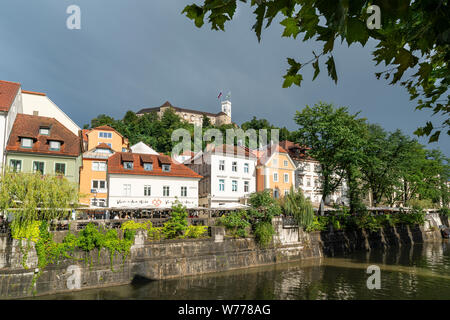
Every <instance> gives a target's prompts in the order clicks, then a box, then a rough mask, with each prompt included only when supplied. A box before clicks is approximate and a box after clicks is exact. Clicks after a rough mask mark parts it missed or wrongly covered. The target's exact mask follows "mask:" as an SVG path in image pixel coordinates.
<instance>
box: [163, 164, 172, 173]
mask: <svg viewBox="0 0 450 320" xmlns="http://www.w3.org/2000/svg"><path fill="white" fill-rule="evenodd" d="M162 171H164V172H170V164H163V165H162Z"/></svg>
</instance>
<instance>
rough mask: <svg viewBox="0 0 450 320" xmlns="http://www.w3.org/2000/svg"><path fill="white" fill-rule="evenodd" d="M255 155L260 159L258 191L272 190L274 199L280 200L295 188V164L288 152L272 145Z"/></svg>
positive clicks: (259, 150)
mask: <svg viewBox="0 0 450 320" xmlns="http://www.w3.org/2000/svg"><path fill="white" fill-rule="evenodd" d="M253 153H254V154H255V155H256V156H257V157H258V162H257V165H256V191H263V190H265V189H270V190H272V192H273V196H274V198H279V197H282V196H284V195H286V194H287V193H289V191H290V189H291V187H294V188H295V164H294V162H293V161H292V159H291V157H290V156H289V154H288V152H287V151H286V150H284V149H283V148H282V147H281V146H279V145H271V146H267V147H265V148H264V149H258V150H254V151H253Z"/></svg>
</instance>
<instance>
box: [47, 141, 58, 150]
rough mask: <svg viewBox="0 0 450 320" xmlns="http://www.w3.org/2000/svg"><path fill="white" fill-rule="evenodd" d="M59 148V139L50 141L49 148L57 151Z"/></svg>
mask: <svg viewBox="0 0 450 320" xmlns="http://www.w3.org/2000/svg"><path fill="white" fill-rule="evenodd" d="M60 149H61V142H59V141H50V150H55V151H58V150H60Z"/></svg>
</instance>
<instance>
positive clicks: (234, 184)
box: [231, 180, 238, 192]
mask: <svg viewBox="0 0 450 320" xmlns="http://www.w3.org/2000/svg"><path fill="white" fill-rule="evenodd" d="M231 191H233V192H237V191H238V182H237V180H233V181H231Z"/></svg>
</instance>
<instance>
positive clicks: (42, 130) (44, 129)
mask: <svg viewBox="0 0 450 320" xmlns="http://www.w3.org/2000/svg"><path fill="white" fill-rule="evenodd" d="M39 134H43V135H46V136H48V135H49V134H50V129H49V128H39Z"/></svg>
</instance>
